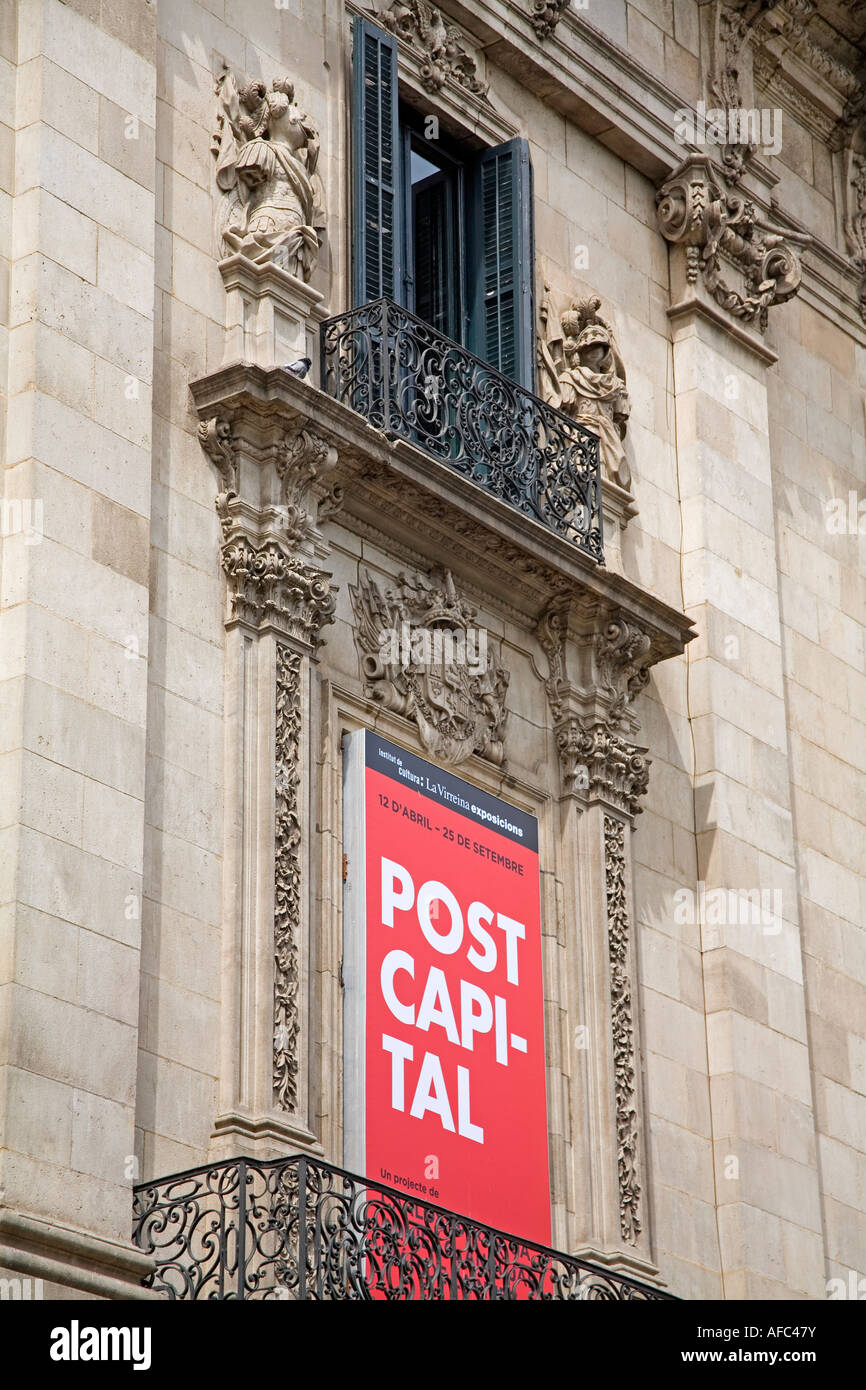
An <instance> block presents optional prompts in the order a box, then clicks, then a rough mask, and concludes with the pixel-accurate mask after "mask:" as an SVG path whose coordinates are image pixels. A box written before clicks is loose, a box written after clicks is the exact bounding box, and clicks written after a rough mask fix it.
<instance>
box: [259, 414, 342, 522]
mask: <svg viewBox="0 0 866 1390" xmlns="http://www.w3.org/2000/svg"><path fill="white" fill-rule="evenodd" d="M275 461H276V468H277V477H278V478H279V480H280V485H281V487H280V501H281V505H282V506H283V507H285V527H286V535H287V536H289V538H290V539H291V540H295V541H300V540H306V539H308V538H309V537H310V536H312V535H313V534H316V535H318V529H317V523H318V522H319V521H323V520H324V519H325V517H326V516H333V515H334V514H335V512H337V511H338V510H339V508H340V504H341V502H342V495H343V494H342V490H341V489H340V488H339V487H334V488H331V490H330V491H329V492H328V493H327V494H326V496H325V497H323V499H322V501H321V503H320V504H319V506H318V507H317V508H316V512H317V515H316V518H315V519H314V518H313V515H312V507H311V488H312V486H313V484H314V483H316V482H320V483H321V482H322V481H323V480H324V478H325V477H327V475H328V474H329V473H330V472H332V471H333V469H334V468H335V466H336V463H337V451H336V449H335V448H334V446H333V445H332V444H328V443H327V441H326V440H324V439H321V438H320V437H319V435H317V434H313V432H312V431H311V430H299V432H298V433H297V434H295V435H291V434H287V435H285V436H284V438H283V439H282V441H281V442H280V444H279V445H278V446H277V449H276V459H275Z"/></svg>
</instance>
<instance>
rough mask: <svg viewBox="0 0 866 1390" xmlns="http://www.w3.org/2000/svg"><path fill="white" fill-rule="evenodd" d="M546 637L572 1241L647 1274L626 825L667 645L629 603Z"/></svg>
mask: <svg viewBox="0 0 866 1390" xmlns="http://www.w3.org/2000/svg"><path fill="white" fill-rule="evenodd" d="M538 637H539V641H540V643H541V646H542V649H543V650H544V653H545V655H546V658H547V663H548V677H547V680H546V682H545V684H546V688H547V694H548V700H549V703H550V709H551V714H552V716H553V724H554V734H555V739H556V747H557V753H558V756H559V763H560V775H561V788H562V796H561V806H562V810H561V826H562V841H563V851H564V854H565V855H567V856H568V857H569V858H570V859H571V861H572V862H573V863H574V864H576V866H577V873H576V876H575V877H576V880H577V888H576V893H575V897H574V901H573V903H569V904H568V905H567V911H568V913H569V914H570V917H571V920H572V923H573V925H572V930H571V932H570V934H569V941H568V949H569V952H570V954H571V959H572V961H573V969H572V970H570V972H569V974H570V976H571V979H572V985H571V997H570V999H569V1001H568V1002H569V1009H570V1011H571V1013H572V1017H573V1024H574V1032H575V1036H581V1035H582V1036H584V1037H585V1038H586V1043H585V1046H583V1047H582V1048H581V1049H580V1050H579V1051H576V1053H575V1061H574V1074H573V1083H572V1088H573V1096H574V1104H573V1126H574V1131H573V1136H572V1140H573V1153H574V1165H575V1167H574V1207H575V1212H576V1227H575V1231H574V1234H573V1240H574V1244H575V1246H576V1248H578V1249H580V1250H584V1251H590V1250H591V1251H592V1252H593V1256H594V1258H596V1259H602V1260H605V1261H607V1262H609V1263H610V1264H611V1265H613V1266H615V1267H617V1268H621V1269H623V1270H631V1271H632V1272H638V1271H640V1272H641V1273H642V1274H643V1275H647V1274H648V1273H652V1272H653V1266H652V1264H651V1252H650V1245H649V1234H648V1230H647V1225H648V1222H647V1215H646V1211H645V1195H644V1189H645V1182H644V1180H643V1177H642V1174H643V1171H644V1155H643V1137H642V1136H643V1123H642V1115H643V1104H642V1097H641V1087H640V1060H639V1059H640V1048H639V1037H638V1021H637V1012H636V1008H635V1005H634V1000H635V999H636V997H637V984H636V968H635V953H634V941H633V925H632V924H633V921H634V914H633V908H632V896H633V894H632V863H631V847H630V834H629V829H630V826H631V825H632V824H633V822H634V818H635V817H636V816H637V815H638V813H639V811H640V799H641V797H642V796H643V795H644V794H645V792H646V790H647V786H648V782H649V767H650V760H649V758H648V757H647V756H646V749H645V748H643V747H641V746H639V745H638V744H637V743H636V742H635V741H634V736H635V734H636V733H637V730H638V727H639V726H638V721H637V718H636V716H635V713H634V710H633V708H632V703H633V701H634V699H635V698H636V696H637V695H638V694H639V692H640V691H641V690H642V689H643V688H644V687H645V685H646V684H647V681H648V680H649V670H648V666H649V663H650V662H651V661H652V660H653V659H657V657H656V655H655V653H654V650H653V641H652V637H651V634H650V633H649V632H648V631H646V630H644V628H643V626H642V625H641V624H640V623H638V622H636V621H635V620H634V619H633V618H632V617H631V616H630V615H627V614H625V613H624V612H622V611H616V610H613V611H612V610H607V611H602V610H600V609H598V608H593V607H592V606H589V605H584V606H583V607H581V606H579V605H575V604H574V603H573V602H572V601H570V600H568V599H563V600H561V601H558V602H556V603H554V604H553V605H552V606H551V607H550V608H548V610H547V611H546V612H545V613H544V614H543V616H542V618H541V621H540V623H539V626H538ZM565 891H566V893H567V892H568V889H567V888H566V890H565ZM589 1173H591V1174H592V1175H593V1178H592V1181H591V1182H590V1181H589V1179H588V1178H587V1176H586V1175H587V1174H589Z"/></svg>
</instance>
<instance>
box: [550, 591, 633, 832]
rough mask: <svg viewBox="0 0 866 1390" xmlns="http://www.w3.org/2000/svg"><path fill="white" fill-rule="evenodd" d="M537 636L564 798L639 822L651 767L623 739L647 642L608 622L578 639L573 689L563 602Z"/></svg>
mask: <svg viewBox="0 0 866 1390" xmlns="http://www.w3.org/2000/svg"><path fill="white" fill-rule="evenodd" d="M537 633H538V639H539V642H540V644H541V647H542V649H543V651H544V653H545V655H546V657H547V662H548V673H549V674H548V677H547V680H546V682H545V686H546V690H547V697H548V702H549V704H550V709H551V713H552V715H553V730H554V737H555V739H556V748H557V753H558V755H559V764H560V773H561V784H562V791H563V794H564V795H566V796H577V797H579V798H581V799H584V800H586V801H587V802H588V803H591V802H593V801H601V802H604V803H605V804H606V805H608V806H612V807H615V808H616V809H617V810H619V811H622V812H623V813H624V814H625V815H627V816H630V817H634V816H636V815H638V814H639V813H640V809H641V807H640V801H641V798H642V797H643V796H644V795H645V794H646V791H647V788H648V786H649V769H650V765H651V760H650V759H649V758H648V757H647V756H646V753H647V750H646V749H645V748H643V747H640V746H639V745H638V744H636V743H634V742H633V741H632V738H631V737H629V735H633V734H634V733H635V732H636V731H637V729H638V727H639V726H638V721H637V719H636V717H635V715H634V712H633V710H632V709H631V708H630V706H631V704H632V701H633V700H634V699H635V698H636V696H637V695H638V694H639V693H640V691H641V690H643V689H644V687H645V686H646V684H647V682H648V680H649V670H648V668H647V666H646V664H645V663H646V661H647V660H648V658H649V654H650V647H651V643H650V638H649V636H648V634H647V633H645V632H644V631H643V630H642V629H641V628H640V627H639V626H638V625H637V624H636V623H634V622H632V621H630V620H627V619H626V618H624V617H623V616H622V615H621V614H616V615H612V616H611V617H610V618H609V619H608V620H606V621H603V622H601V623H600V625H597V626H595V627H594V629H593V630H592V631H590V632H589V633H588V634H584V635H583V637H582V638H581V639H579V643H578V651H579V653H580V658H581V670H580V673H579V679H578V681H577V682H572V681H570V680H569V679H568V676H567V673H566V657H565V650H566V640H567V634H568V604H567V602H560V603H554V604H552V605H551V606H550V608H548V609H547V611H546V612H545V613H544V614H543V615H542V618H541V621H540V622H539V625H538V629H537Z"/></svg>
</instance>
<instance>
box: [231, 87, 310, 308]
mask: <svg viewBox="0 0 866 1390" xmlns="http://www.w3.org/2000/svg"><path fill="white" fill-rule="evenodd" d="M216 90H217V95H218V97H219V108H220V110H219V117H218V129H217V131H216V133H215V135H214V144H213V151H214V154H215V155H216V161H217V165H216V181H217V185H218V186H219V188H220V190H221V191H222V193H223V198H222V200H221V206H220V210H219V235H220V253H221V255H223V256H229V255H231V254H232V252H239V253H241V254H242V255H244V256H246V257H247V258H248V259H249V260H251V261H253V262H255V263H258V264H260V263H262V262H265V261H270V262H272V263H273V264H275V265H277V266H279V267H281V268H282V269H283V270H287V271H289V272H290V274H292V275H294V276H296V277H297V278H298V279H299V280H304V281H307V280H309V278H310V275H311V273H312V269H313V266H314V264H315V261H316V257H317V255H318V251H319V247H320V246H321V244H322V231H323V229H324V214H323V212H322V207H321V202H322V199H321V180H320V179H319V177H318V174H317V173H316V165H317V163H318V158H319V137H318V134H317V132H316V128H315V126H314V125H313V124H312V122H311V120H310V118H309V116H307V115H306V113H305V112H304V111H303V110H302V109H301V107H300V106H299V105H298V104H297V103H296V102H295V93H294V87H293V86H292V83H291V82H290V81H289V80H288V78H275V79H274V81H273V82H272V83H271V86H270V87H266V86H265V84H264V82H249V83H247V84H246V85H244V86H240V87H239V86H238V84H237V82H236V80H235V77H234V74H233V73H231V72H230V71H228V70H226V71H224V72H223V73H222V74H221V76H220V77H219V79H218V81H217V86H216Z"/></svg>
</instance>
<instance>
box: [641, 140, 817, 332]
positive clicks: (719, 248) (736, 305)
mask: <svg viewBox="0 0 866 1390" xmlns="http://www.w3.org/2000/svg"><path fill="white" fill-rule="evenodd" d="M656 202H657V205H658V220H659V228H660V230H661V233H662V235H663V236H664V237H666V238H667V240H668V241H670V242H673V243H674V244H676V245H678V246H681V247H682V248H683V249H684V251H685V258H686V273H685V281H686V285H685V286H684V287H683V288H684V289H685V291H686V293H687V294H688V293H690V294H691V295H692V297H696V294H697V290H698V287H699V285H703V288H704V290H705V291H706V293H707V294H708V295H709V296H710V298H711V299H712V300H714V301H715V303H716V304H717V305H719V307H720V308H721V309H723V310H724V311H725V312H726V313H727V314H730V315H731V317H732V318H733V319H736V320H739V321H740V322H741V323H748V324H751V323H754V322H755V321H756V320H757V322H758V324H759V326H760V327H761V329H763V328H765V327H766V324H767V313H768V310H769V309H771V308H773V307H774V306H775V305H777V304H783V303H784V302H785V300H787V299H791V298H792V297H793V296H794V295H795V294H796V293H797V291H798V290H799V288H800V280H801V274H802V272H801V267H800V259H799V256H798V254H797V252H796V251H795V249H794V246H795V245H799V246H805V245H808V243H809V241H810V240H811V238H810V237H808V236H806V235H805V234H802V233H799V232H792V231H787V230H785V229H784V228H782V227H779V226H777V225H775V224H774V223H772V222H770V221H768V220H767V219H766V218H764V217H763V216H762V215H761V213H760V212H759V211H758V209H757V208H756V206H755V204H754V203H753V202H751V201H750V200H749V199H748V198H746V197H744V196H743V195H741V194H740V193H736V192H733V191H731V190H730V189H729V188H728V187H727V186H726V185H725V184H724V181H723V180H722V179H721V177H720V176H718V175H717V173H716V170H715V168H714V166H713V163H712V160H710V159H709V157H708V156H707V155H697V154H695V155H689V157H688V158H687V159H685V160H684V161H683V163H682V164H681V165H680V166H679V167H678V168H677V169H675V170H674V171H673V173H672V174H670V175H669V176H668V177H667V178H666V179H665V181H664V183H663V184H662V186H661V188H660V189H659V191H658V193H657V195H656ZM731 275H734V276H735V277H736V280H737V283H733V282H732V281H731V280H730V279H729V278H728V277H729V276H731Z"/></svg>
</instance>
